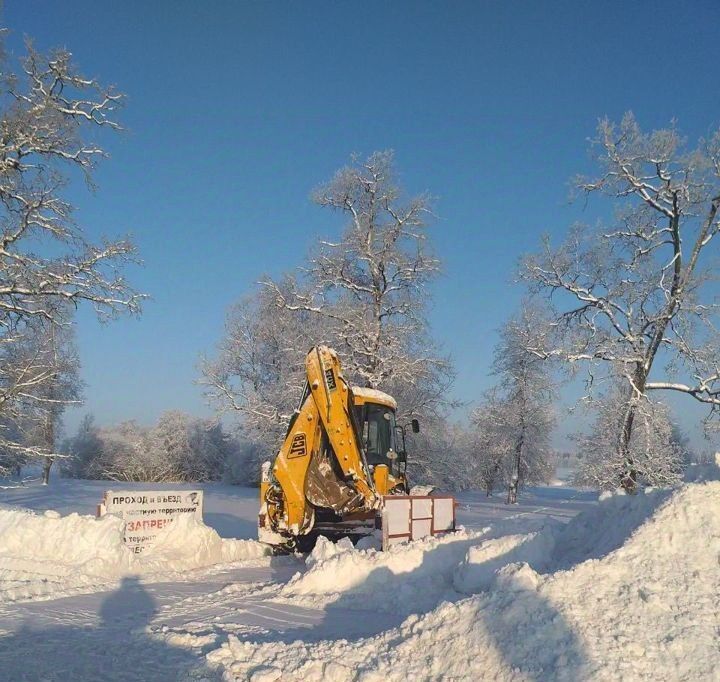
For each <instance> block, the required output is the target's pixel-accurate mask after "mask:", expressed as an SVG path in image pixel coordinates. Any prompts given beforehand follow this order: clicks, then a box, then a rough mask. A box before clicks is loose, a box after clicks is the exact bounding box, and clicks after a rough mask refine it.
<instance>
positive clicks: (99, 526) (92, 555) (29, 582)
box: [0, 509, 267, 601]
mask: <svg viewBox="0 0 720 682" xmlns="http://www.w3.org/2000/svg"><path fill="white" fill-rule="evenodd" d="M123 528H124V526H123V522H122V521H121V520H120V519H119V518H117V517H115V516H113V515H110V514H108V515H106V516H103V517H101V518H95V517H93V516H81V515H80V514H74V513H73V514H69V515H67V516H61V515H60V514H58V513H57V512H54V511H46V512H45V513H44V514H34V513H32V512H28V511H21V510H13V509H0V601H7V600H15V599H23V598H29V597H38V596H50V595H52V596H58V594H61V593H64V592H67V591H71V590H77V589H82V588H85V587H89V586H93V587H96V586H98V585H99V584H106V583H107V584H113V583H115V582H116V581H117V580H118V579H119V578H121V577H122V576H125V575H130V574H143V575H149V574H153V573H164V574H167V573H169V572H174V571H186V570H192V569H196V568H202V567H205V566H210V565H213V564H219V563H228V562H233V561H241V560H245V559H255V558H258V557H261V556H264V555H265V554H267V549H266V548H265V547H263V546H262V545H261V544H260V543H258V542H254V541H251V540H227V539H223V538H221V537H220V536H219V535H218V534H217V532H215V531H214V530H213V529H212V528H209V527H208V526H206V525H204V524H203V523H201V522H200V521H197V520H196V519H195V518H194V517H190V516H188V517H179V518H178V519H176V520H175V522H174V523H172V524H170V525H169V526H168V527H167V529H166V530H165V531H164V532H163V533H161V534H160V535H159V536H158V540H157V542H156V543H155V545H154V546H153V547H151V548H149V549H148V550H147V551H146V552H145V553H143V554H132V553H131V552H130V551H129V550H128V549H127V548H126V547H125V544H124V542H123Z"/></svg>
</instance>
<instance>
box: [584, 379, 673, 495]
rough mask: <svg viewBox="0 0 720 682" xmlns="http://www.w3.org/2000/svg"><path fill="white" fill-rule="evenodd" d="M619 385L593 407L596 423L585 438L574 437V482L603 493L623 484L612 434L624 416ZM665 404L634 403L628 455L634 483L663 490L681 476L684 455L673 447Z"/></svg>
mask: <svg viewBox="0 0 720 682" xmlns="http://www.w3.org/2000/svg"><path fill="white" fill-rule="evenodd" d="M624 396H625V390H624V387H623V386H622V384H620V385H617V386H615V387H614V388H613V389H612V390H610V391H608V393H607V394H606V395H604V396H602V397H601V398H600V399H599V400H598V401H597V403H598V404H597V405H595V406H594V407H595V409H594V412H595V414H596V418H595V422H594V424H593V426H592V428H591V430H590V432H589V433H587V434H580V435H578V436H576V442H577V448H578V452H579V453H580V454H581V455H582V458H581V460H580V461H581V465H580V468H579V470H578V472H577V475H576V477H575V480H576V483H578V484H580V485H587V486H592V487H594V488H600V489H605V490H612V489H615V488H617V487H618V485H619V483H620V482H621V481H622V476H621V474H622V473H623V472H624V467H625V461H626V460H625V456H624V455H622V454H620V453H618V451H617V448H616V447H615V445H616V434H617V430H618V425H619V424H621V423H622V420H623V419H624V415H625V400H624ZM675 435H676V434H674V433H673V424H672V421H671V419H670V414H669V411H668V409H667V407H666V406H665V405H663V404H662V403H658V402H653V401H651V400H650V399H649V398H646V397H645V398H643V399H642V400H641V401H640V402H639V403H638V405H637V409H636V413H635V425H634V428H633V432H632V437H631V439H630V443H629V448H628V452H629V456H630V457H632V460H633V462H634V466H635V471H636V478H635V481H636V485H650V486H665V485H671V484H673V483H677V482H678V481H679V480H680V479H681V477H682V470H683V451H682V448H681V446H680V445H679V444H678V442H677V440H676V437H675Z"/></svg>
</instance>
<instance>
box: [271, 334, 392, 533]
mask: <svg viewBox="0 0 720 682" xmlns="http://www.w3.org/2000/svg"><path fill="white" fill-rule="evenodd" d="M305 368H306V372H307V383H306V386H305V391H304V393H303V397H302V400H301V404H300V407H299V409H298V410H297V411H296V413H295V415H294V416H293V419H292V420H291V422H290V425H289V428H288V432H287V435H286V437H285V440H284V442H283V444H282V447H281V448H280V451H279V453H278V455H277V457H276V459H275V463H274V465H273V467H272V476H267V475H266V476H264V478H267V479H268V480H264V481H263V483H262V485H261V495H262V499H263V501H264V504H263V505H262V508H261V512H260V519H259V520H260V529H261V534H262V531H263V528H264V529H265V530H266V531H269V534H272V535H279V536H283V537H285V538H286V539H287V540H288V541H289V543H288V544H290V545H292V541H293V538H297V537H298V536H302V535H305V534H307V533H308V532H309V531H310V530H311V529H312V527H313V525H314V523H315V512H316V510H318V509H319V510H329V511H330V512H331V513H334V514H336V515H338V516H339V517H343V516H346V515H348V514H352V513H358V512H371V511H373V510H374V509H376V508H377V507H378V506H379V503H380V498H379V496H378V495H377V493H376V490H375V485H374V482H373V476H372V474H371V472H370V469H369V467H368V464H367V461H366V459H365V454H364V452H363V447H362V434H360V433H359V428H358V424H357V422H356V416H355V411H354V400H353V394H352V389H351V388H350V385H349V384H348V383H347V381H346V380H345V378H344V377H343V375H342V372H341V369H340V361H339V360H338V357H337V354H336V353H335V351H334V350H332V349H330V348H328V347H326V346H316V347H315V348H313V349H312V350H311V351H310V352H309V353H308V355H307V358H306V361H305ZM272 539H273V538H271V540H272ZM274 539H275V540H276V542H273V544H277V538H274Z"/></svg>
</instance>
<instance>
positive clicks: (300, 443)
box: [288, 433, 307, 458]
mask: <svg viewBox="0 0 720 682" xmlns="http://www.w3.org/2000/svg"><path fill="white" fill-rule="evenodd" d="M306 454H307V443H306V441H305V434H304V433H298V434H296V435H295V436H294V437H293V439H292V444H291V445H290V454H289V455H288V458H290V457H304V456H305V455H306Z"/></svg>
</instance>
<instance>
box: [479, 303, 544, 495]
mask: <svg viewBox="0 0 720 682" xmlns="http://www.w3.org/2000/svg"><path fill="white" fill-rule="evenodd" d="M546 326H547V321H546V320H545V319H544V318H543V316H542V315H541V314H540V313H539V311H538V309H537V307H535V306H533V305H531V303H530V302H529V301H526V302H524V303H523V306H522V308H521V310H520V312H519V313H518V314H517V315H516V316H514V317H512V318H511V319H510V320H508V322H507V323H506V324H505V325H504V326H503V328H502V329H501V331H500V342H499V343H498V345H497V347H496V349H495V359H494V365H493V366H494V373H495V374H496V375H497V376H498V377H499V380H500V383H499V386H497V387H496V389H495V390H493V391H490V392H489V393H488V394H487V395H486V397H485V402H484V404H482V405H481V406H480V407H479V408H478V409H477V410H476V411H475V412H474V415H473V421H474V423H475V427H476V429H477V432H478V433H477V438H478V441H479V443H482V447H483V449H482V450H479V451H478V453H477V456H478V459H479V464H478V473H479V474H480V477H481V481H482V484H483V487H484V488H485V489H486V490H487V491H488V493H489V492H490V491H491V490H492V488H493V487H494V485H495V484H496V481H497V480H498V479H501V480H503V481H504V482H505V484H506V485H507V490H508V495H507V501H508V503H510V504H514V503H516V502H517V497H518V492H519V490H520V489H521V488H522V487H523V486H524V485H526V484H532V483H545V482H547V480H548V479H549V477H550V475H551V474H552V465H551V458H552V450H551V447H550V439H551V436H552V430H553V428H554V426H555V414H554V410H553V407H552V401H553V397H554V395H555V392H554V385H553V380H552V376H551V373H550V371H549V366H548V364H549V363H548V362H547V360H545V359H544V358H542V357H540V356H538V355H537V354H536V353H534V352H533V350H534V349H535V348H536V347H537V345H538V336H539V334H541V333H542V330H543V329H544V328H545V327H546Z"/></svg>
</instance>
